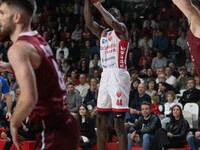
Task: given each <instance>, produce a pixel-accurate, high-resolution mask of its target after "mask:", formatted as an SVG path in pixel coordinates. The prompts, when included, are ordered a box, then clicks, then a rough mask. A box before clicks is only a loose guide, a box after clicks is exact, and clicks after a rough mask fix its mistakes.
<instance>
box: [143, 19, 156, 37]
mask: <svg viewBox="0 0 200 150" xmlns="http://www.w3.org/2000/svg"><path fill="white" fill-rule="evenodd" d="M153 31H154V29H153V28H152V27H151V26H150V21H149V20H147V22H146V26H145V27H143V28H142V31H141V38H143V37H144V35H147V36H148V37H149V38H151V39H152V38H153Z"/></svg>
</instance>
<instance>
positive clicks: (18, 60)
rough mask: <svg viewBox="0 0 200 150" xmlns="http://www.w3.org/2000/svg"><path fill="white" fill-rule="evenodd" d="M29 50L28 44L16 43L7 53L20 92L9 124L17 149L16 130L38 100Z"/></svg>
mask: <svg viewBox="0 0 200 150" xmlns="http://www.w3.org/2000/svg"><path fill="white" fill-rule="evenodd" d="M30 49H33V48H32V47H31V46H30V44H28V43H26V42H24V41H18V42H17V43H15V44H14V45H13V46H12V47H11V48H10V49H9V51H8V58H9V60H10V64H11V66H12V68H13V70H14V72H15V75H16V79H17V82H18V84H19V87H20V91H21V92H20V95H19V99H18V102H17V105H16V108H15V111H14V113H13V115H12V117H11V123H10V128H11V134H12V137H13V142H14V144H15V146H17V147H19V143H18V142H19V141H18V139H17V136H18V134H17V131H18V128H19V127H20V126H21V123H22V121H23V120H24V119H25V118H26V117H27V116H28V115H29V114H30V113H31V112H32V110H33V109H34V108H35V105H36V103H37V98H38V97H37V87H36V77H35V72H34V69H33V67H32V64H31V61H30V51H31V50H30Z"/></svg>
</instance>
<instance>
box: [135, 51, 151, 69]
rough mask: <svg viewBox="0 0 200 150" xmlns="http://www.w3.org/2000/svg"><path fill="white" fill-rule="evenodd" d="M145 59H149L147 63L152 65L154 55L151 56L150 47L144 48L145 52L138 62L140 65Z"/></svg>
mask: <svg viewBox="0 0 200 150" xmlns="http://www.w3.org/2000/svg"><path fill="white" fill-rule="evenodd" d="M144 59H145V60H146V61H147V64H148V65H149V66H151V63H152V59H153V57H152V56H151V54H150V50H149V49H148V48H147V49H145V50H144V54H143V55H142V56H141V57H140V60H139V63H138V66H139V67H141V66H142V62H143V60H144Z"/></svg>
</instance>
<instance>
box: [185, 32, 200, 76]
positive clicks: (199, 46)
mask: <svg viewBox="0 0 200 150" xmlns="http://www.w3.org/2000/svg"><path fill="white" fill-rule="evenodd" d="M187 39H188V45H189V50H190V54H191V57H192V61H193V62H194V66H195V69H196V72H197V74H198V76H199V77H200V38H197V37H195V36H194V34H193V33H192V32H191V30H189V31H188V35H187Z"/></svg>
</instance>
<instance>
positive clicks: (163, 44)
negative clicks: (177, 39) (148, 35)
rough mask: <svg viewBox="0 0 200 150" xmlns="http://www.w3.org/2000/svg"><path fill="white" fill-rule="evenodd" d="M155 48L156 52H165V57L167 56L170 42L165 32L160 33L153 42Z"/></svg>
mask: <svg viewBox="0 0 200 150" xmlns="http://www.w3.org/2000/svg"><path fill="white" fill-rule="evenodd" d="M153 48H154V50H155V51H156V52H157V51H161V52H163V55H164V56H165V54H166V52H167V48H168V40H167V38H166V37H165V36H164V35H163V31H162V30H160V31H159V35H158V37H157V38H155V40H154V41H153Z"/></svg>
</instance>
